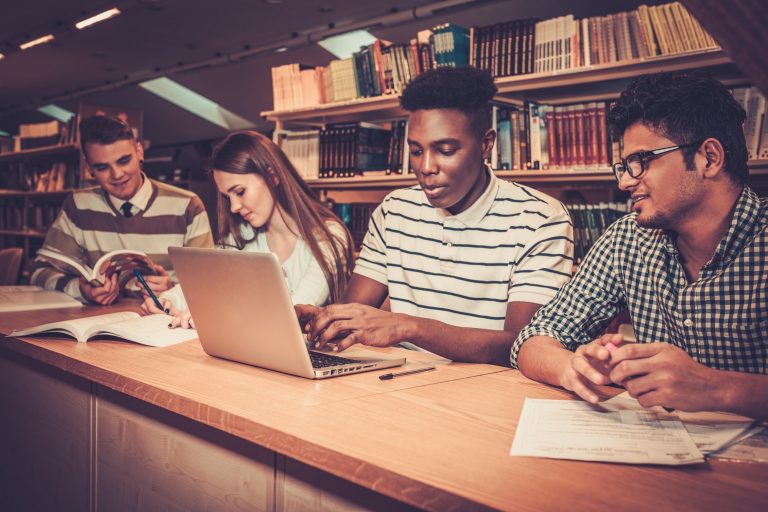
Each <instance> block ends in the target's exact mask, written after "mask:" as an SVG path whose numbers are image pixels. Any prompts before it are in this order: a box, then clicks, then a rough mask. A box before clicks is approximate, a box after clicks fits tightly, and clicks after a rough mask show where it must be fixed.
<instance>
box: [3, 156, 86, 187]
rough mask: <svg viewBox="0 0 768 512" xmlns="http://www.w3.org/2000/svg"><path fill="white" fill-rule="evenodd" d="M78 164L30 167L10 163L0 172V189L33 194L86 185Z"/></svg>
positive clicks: (59, 163) (24, 164)
mask: <svg viewBox="0 0 768 512" xmlns="http://www.w3.org/2000/svg"><path fill="white" fill-rule="evenodd" d="M86 184H87V183H86V181H85V180H84V178H83V176H81V170H80V165H79V163H78V162H76V161H75V162H72V161H67V162H65V161H59V162H54V163H53V164H50V163H46V164H43V165H30V164H28V163H27V162H9V163H8V164H7V166H6V168H5V169H3V172H0V189H8V190H24V191H31V192H61V191H62V190H69V189H73V188H79V187H81V186H84V185H86Z"/></svg>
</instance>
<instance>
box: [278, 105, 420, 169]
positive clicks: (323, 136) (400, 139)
mask: <svg viewBox="0 0 768 512" xmlns="http://www.w3.org/2000/svg"><path fill="white" fill-rule="evenodd" d="M387 124H388V125H389V127H385V126H381V125H377V124H372V123H364V122H359V123H340V124H332V125H328V126H327V127H325V128H324V129H322V130H307V131H301V132H283V133H281V134H280V139H281V146H282V149H283V151H284V152H285V154H286V155H287V156H288V158H289V159H290V160H291V163H293V165H294V167H296V170H297V171H298V172H299V175H300V176H301V177H302V178H304V179H316V178H333V177H337V178H344V177H352V176H356V175H358V174H369V175H370V174H372V173H381V174H390V173H395V174H400V173H402V172H403V169H408V148H407V145H406V143H405V139H406V135H405V131H406V126H407V123H406V121H405V120H404V119H403V120H398V121H393V122H391V123H387Z"/></svg>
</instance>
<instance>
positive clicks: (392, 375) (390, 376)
mask: <svg viewBox="0 0 768 512" xmlns="http://www.w3.org/2000/svg"><path fill="white" fill-rule="evenodd" d="M434 369H435V367H434V366H425V367H424V368H416V369H415V370H408V371H405V372H398V373H385V374H384V375H379V379H380V380H392V379H394V378H395V377H402V376H404V375H413V374H414V373H421V372H428V371H430V370H434Z"/></svg>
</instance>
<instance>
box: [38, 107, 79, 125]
mask: <svg viewBox="0 0 768 512" xmlns="http://www.w3.org/2000/svg"><path fill="white" fill-rule="evenodd" d="M37 110H39V111H40V112H42V113H43V114H45V115H47V116H51V117H52V118H54V119H58V120H59V121H61V122H62V123H66V122H67V121H69V120H70V119H71V118H72V116H74V115H75V113H74V112H70V111H69V110H67V109H64V108H61V107H60V106H58V105H54V104H53V103H51V104H50V105H46V106H44V107H40V108H38V109H37Z"/></svg>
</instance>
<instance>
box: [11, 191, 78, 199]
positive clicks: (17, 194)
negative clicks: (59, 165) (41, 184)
mask: <svg viewBox="0 0 768 512" xmlns="http://www.w3.org/2000/svg"><path fill="white" fill-rule="evenodd" d="M73 191H74V190H73V189H67V190H57V191H55V192H34V191H31V190H8V189H0V199H3V198H7V197H39V198H51V199H55V198H63V197H65V196H67V195H68V194H71V193H72V192H73Z"/></svg>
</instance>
